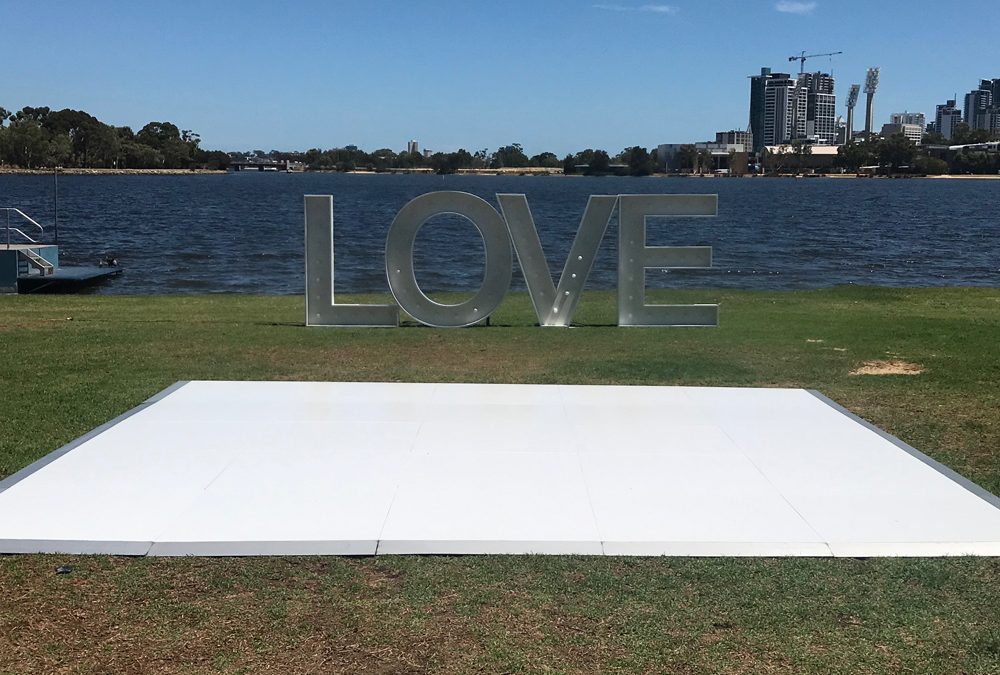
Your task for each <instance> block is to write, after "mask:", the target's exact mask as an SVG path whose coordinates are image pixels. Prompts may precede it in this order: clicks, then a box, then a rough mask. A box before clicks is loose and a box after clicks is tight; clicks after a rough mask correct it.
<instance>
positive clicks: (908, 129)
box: [882, 124, 924, 145]
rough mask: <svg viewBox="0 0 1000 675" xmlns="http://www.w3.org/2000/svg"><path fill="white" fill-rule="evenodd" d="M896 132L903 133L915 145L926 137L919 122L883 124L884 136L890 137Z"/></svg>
mask: <svg viewBox="0 0 1000 675" xmlns="http://www.w3.org/2000/svg"><path fill="white" fill-rule="evenodd" d="M896 134H903V136H905V137H906V139H907V140H908V141H912V142H913V144H914V145H920V142H921V141H922V140H923V138H924V130H923V127H921V126H920V125H919V124H883V125H882V138H889V136H894V135H896Z"/></svg>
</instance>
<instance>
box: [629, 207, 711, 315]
mask: <svg viewBox="0 0 1000 675" xmlns="http://www.w3.org/2000/svg"><path fill="white" fill-rule="evenodd" d="M718 207H719V197H718V195H620V196H619V198H618V209H619V211H618V213H619V215H618V222H619V225H618V325H619V326H717V325H718V324H719V307H718V305H647V304H646V269H647V268H665V269H702V268H706V267H711V265H712V248H711V247H710V246H647V245H646V218H648V217H650V216H684V217H711V216H715V215H717V214H718Z"/></svg>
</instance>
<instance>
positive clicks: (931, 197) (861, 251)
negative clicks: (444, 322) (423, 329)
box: [0, 173, 1000, 294]
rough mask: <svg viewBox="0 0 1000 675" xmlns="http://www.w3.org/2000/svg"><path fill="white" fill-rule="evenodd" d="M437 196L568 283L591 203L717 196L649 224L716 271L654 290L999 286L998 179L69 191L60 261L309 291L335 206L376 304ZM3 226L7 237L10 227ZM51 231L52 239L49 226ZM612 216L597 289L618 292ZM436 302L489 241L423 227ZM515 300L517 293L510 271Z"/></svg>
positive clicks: (341, 264)
mask: <svg viewBox="0 0 1000 675" xmlns="http://www.w3.org/2000/svg"><path fill="white" fill-rule="evenodd" d="M435 190H462V191H466V192H472V193H474V194H477V195H479V196H481V197H483V198H484V199H487V200H488V201H490V202H492V203H493V204H494V205H496V201H495V197H494V195H495V194H496V193H507V192H510V193H524V194H525V195H527V197H528V202H529V204H530V206H531V211H532V214H533V215H534V218H535V223H536V226H537V227H538V231H539V235H540V237H541V240H542V245H543V247H544V249H545V253H546V256H547V257H548V259H549V265H550V267H551V269H552V270H553V273H554V274H555V275H556V276H558V273H559V271H560V270H561V269H562V266H563V263H564V262H565V259H566V255H567V253H568V251H569V247H570V244H571V242H572V240H573V236H574V235H575V233H576V229H577V227H578V226H579V222H580V218H581V216H582V214H583V210H584V208H585V206H586V204H587V197H588V196H589V195H591V194H638V193H665V194H666V193H717V194H718V195H719V216H718V217H717V218H714V219H705V218H688V219H684V218H675V219H659V218H656V219H651V221H650V223H649V233H648V237H649V244H650V245H711V246H713V247H714V254H715V266H714V268H713V269H712V270H707V271H685V272H681V271H672V272H666V271H650V272H649V273H648V274H647V279H648V285H649V286H650V287H678V288H685V287H701V288H705V287H714V288H757V289H792V288H817V287H825V286H831V285H836V284H869V285H881V286H944V285H949V286H952V285H963V286H1000V181H988V180H933V179H911V180H850V179H830V178H810V179H768V178H753V179H697V178H652V177H651V178H626V177H605V178H589V177H556V176H553V177H513V176H512V177H499V176H496V177H493V176H427V175H425V176H404V175H357V174H353V175H352V174H284V173H279V174H261V173H241V174H227V175H191V176H62V177H60V179H59V240H60V241H59V243H60V254H61V257H62V262H63V264H94V263H96V262H97V261H98V260H99V259H101V258H102V257H104V256H106V255H111V256H114V257H116V258H117V259H118V261H119V263H120V264H121V266H122V267H124V268H125V270H126V271H125V274H124V275H122V276H121V277H119V278H117V279H115V280H113V281H111V282H109V283H107V284H105V285H102V286H99V287H98V288H97V289H95V291H94V292H97V293H105V294H123V293H127V294H160V293H207V292H233V293H265V294H289V293H302V292H303V287H304V278H303V260H304V256H303V214H302V211H303V199H302V197H303V195H306V194H331V195H333V196H334V204H335V206H334V222H335V248H336V263H335V264H336V287H337V290H338V292H384V291H387V290H388V285H387V283H386V280H385V270H384V255H383V250H384V246H385V235H386V232H387V230H388V227H389V223H390V222H391V221H392V218H393V216H394V215H395V214H396V212H397V211H398V210H399V209H400V208H401V207H402V206H403V205H404V204H405V203H406V202H407V201H408V200H410V199H412V198H413V197H415V196H417V195H420V194H423V193H425V192H431V191H435ZM52 197H53V180H52V178H51V177H45V176H0V206H16V207H18V208H20V209H21V210H23V211H25V212H26V213H28V214H29V215H31V216H32V217H34V218H35V219H36V220H38V221H39V222H41V223H42V224H44V225H47V226H50V225H51V224H52V222H53V203H52V202H53V199H52ZM0 225H2V224H0ZM50 229H51V228H50ZM616 233H617V218H615V220H613V221H612V224H611V227H610V228H609V231H608V234H607V236H606V237H605V240H604V243H603V245H602V247H601V250H600V253H599V254H598V258H597V261H596V263H595V266H594V270H593V272H592V274H591V277H590V279H589V281H588V287H589V288H614V287H615V285H616V275H617V264H616V253H615V249H616V246H615V239H616ZM415 259H416V266H417V278H418V281H419V282H420V284H421V287H422V288H424V289H425V290H427V291H447V290H470V289H473V288H475V287H477V286H478V283H479V281H480V280H481V279H482V273H483V254H482V243H481V240H480V238H479V235H478V233H477V232H476V230H475V228H474V227H473V226H472V225H471V224H470V223H469V222H468V221H464V220H463V219H461V218H457V217H449V216H440V217H437V218H434V219H432V220H431V221H430V222H429V223H428V225H427V226H426V227H424V228H423V229H422V230H421V233H420V235H419V237H418V240H417V246H416V250H415ZM514 287H520V288H523V281H522V279H521V277H520V273H519V272H517V271H515V276H514Z"/></svg>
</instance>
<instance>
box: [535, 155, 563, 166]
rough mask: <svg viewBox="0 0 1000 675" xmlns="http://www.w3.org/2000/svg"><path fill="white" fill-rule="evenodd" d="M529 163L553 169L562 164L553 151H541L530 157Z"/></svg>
mask: <svg viewBox="0 0 1000 675" xmlns="http://www.w3.org/2000/svg"><path fill="white" fill-rule="evenodd" d="M529 163H530V165H531V166H540V167H544V168H546V169H555V168H557V167H559V166H561V165H562V164H561V162H560V161H559V158H558V157H557V156H556V154H555V153H554V152H541V153H539V154H537V155H535V156H534V157H532V158H531V160H530V162H529Z"/></svg>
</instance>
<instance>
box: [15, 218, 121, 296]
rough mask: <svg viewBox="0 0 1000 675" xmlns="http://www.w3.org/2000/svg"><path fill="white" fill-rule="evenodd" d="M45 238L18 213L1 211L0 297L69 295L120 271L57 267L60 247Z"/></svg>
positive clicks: (42, 231) (39, 228)
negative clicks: (6, 294)
mask: <svg viewBox="0 0 1000 675" xmlns="http://www.w3.org/2000/svg"><path fill="white" fill-rule="evenodd" d="M4 223H6V227H5V226H4ZM21 228H24V229H21ZM25 230H28V232H30V234H29V233H28V232H25ZM35 230H37V231H38V232H35ZM45 235H46V231H45V228H44V227H42V226H41V225H40V224H39V223H38V222H37V221H36V220H35V219H34V218H32V217H31V216H29V215H28V214H26V213H25V212H24V211H22V210H21V209H18V208H14V207H0V293H69V292H73V291H75V290H77V289H80V288H83V287H85V286H89V285H91V284H95V283H98V282H100V281H103V280H104V279H110V278H112V277H116V276H118V275H120V274H121V273H122V270H121V268H119V267H113V268H108V267H107V266H104V267H102V266H100V265H98V266H93V265H74V266H63V265H60V264H59V245H58V244H56V243H51V242H50V241H49V240H48V238H47V237H46V236H45Z"/></svg>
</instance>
